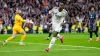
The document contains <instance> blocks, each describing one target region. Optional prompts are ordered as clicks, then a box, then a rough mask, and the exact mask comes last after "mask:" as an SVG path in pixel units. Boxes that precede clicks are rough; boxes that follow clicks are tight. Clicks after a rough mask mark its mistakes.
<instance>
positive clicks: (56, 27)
mask: <svg viewBox="0 0 100 56" xmlns="http://www.w3.org/2000/svg"><path fill="white" fill-rule="evenodd" d="M52 29H53V30H54V31H57V32H60V31H61V30H62V26H61V24H60V23H58V24H57V23H56V24H52Z"/></svg>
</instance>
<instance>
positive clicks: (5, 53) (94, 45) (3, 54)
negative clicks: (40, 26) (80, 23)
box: [0, 33, 100, 56]
mask: <svg viewBox="0 0 100 56" xmlns="http://www.w3.org/2000/svg"><path fill="white" fill-rule="evenodd" d="M61 35H63V36H64V37H65V39H64V43H63V44H62V43H61V42H60V40H56V42H55V45H54V46H53V47H52V48H51V50H50V52H46V51H45V48H47V47H48V45H49V42H50V40H45V37H47V36H48V34H27V36H26V39H25V41H24V43H25V44H26V45H25V46H20V45H19V44H18V42H19V41H20V38H21V35H20V34H18V35H17V37H16V39H15V40H13V41H9V42H8V43H7V44H6V45H4V46H3V45H2V41H3V40H5V39H7V38H8V37H10V36H11V35H10V34H6V35H0V56H100V41H99V42H96V41H95V39H96V38H95V35H94V36H93V41H92V42H91V43H88V39H89V34H88V33H61Z"/></svg>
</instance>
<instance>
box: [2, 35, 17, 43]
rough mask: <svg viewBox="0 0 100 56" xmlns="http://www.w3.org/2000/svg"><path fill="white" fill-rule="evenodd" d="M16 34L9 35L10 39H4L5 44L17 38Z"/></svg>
mask: <svg viewBox="0 0 100 56" xmlns="http://www.w3.org/2000/svg"><path fill="white" fill-rule="evenodd" d="M15 37H16V34H13V35H12V37H9V38H8V39H6V40H4V41H3V45H5V44H6V43H7V42H8V41H10V40H13V39H15Z"/></svg>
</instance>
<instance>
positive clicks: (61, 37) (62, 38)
mask: <svg viewBox="0 0 100 56" xmlns="http://www.w3.org/2000/svg"><path fill="white" fill-rule="evenodd" d="M57 37H58V39H60V40H61V43H63V41H64V36H61V35H60V34H59V33H58V34H57Z"/></svg>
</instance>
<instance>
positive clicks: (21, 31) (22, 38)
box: [19, 28, 26, 45]
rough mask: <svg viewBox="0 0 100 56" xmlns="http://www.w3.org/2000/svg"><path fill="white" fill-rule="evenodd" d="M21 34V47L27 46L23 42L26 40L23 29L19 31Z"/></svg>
mask: <svg viewBox="0 0 100 56" xmlns="http://www.w3.org/2000/svg"><path fill="white" fill-rule="evenodd" d="M19 32H20V33H21V34H22V37H21V40H20V42H19V45H25V44H23V41H24V39H25V38H26V32H25V31H24V30H23V29H22V28H20V29H19Z"/></svg>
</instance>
